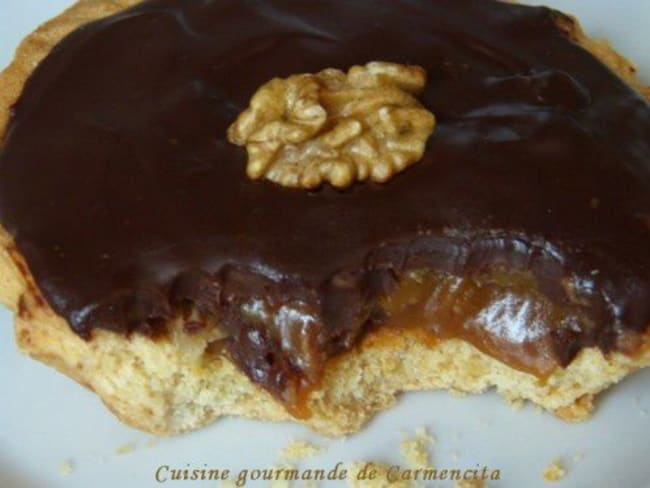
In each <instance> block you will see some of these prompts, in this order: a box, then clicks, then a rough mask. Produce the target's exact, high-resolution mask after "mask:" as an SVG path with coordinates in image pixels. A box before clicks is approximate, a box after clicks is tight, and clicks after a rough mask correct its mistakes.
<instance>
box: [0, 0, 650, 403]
mask: <svg viewBox="0 0 650 488" xmlns="http://www.w3.org/2000/svg"><path fill="white" fill-rule="evenodd" d="M559 21H561V22H559ZM570 23H571V22H570V20H569V19H568V18H566V17H564V16H563V15H562V14H560V13H558V12H556V11H553V10H550V9H547V8H532V7H525V6H515V5H509V4H501V3H497V2H493V1H487V0H435V1H434V0H428V1H416V0H357V1H354V2H349V1H346V0H318V1H310V2H298V1H293V0H258V1H253V0H250V1H242V0H213V1H206V0H203V1H192V2H188V1H181V0H152V1H146V2H144V3H142V4H140V5H138V6H136V7H135V8H133V9H131V10H128V11H125V12H123V13H120V14H119V15H115V16H112V17H109V18H106V19H102V20H100V21H97V22H95V23H92V24H90V25H87V26H84V27H82V28H80V29H78V30H77V31H76V32H74V33H72V34H71V35H70V36H68V37H67V38H66V39H65V40H63V41H62V42H61V43H60V44H59V45H58V46H57V47H56V48H55V49H54V50H53V52H52V53H51V54H50V55H49V56H48V57H47V58H46V59H45V60H44V61H43V62H42V63H41V65H40V66H39V67H38V68H37V69H36V70H35V72H34V74H33V75H32V76H31V78H30V80H29V81H28V83H27V85H26V87H25V89H24V93H23V95H22V97H21V98H20V100H19V102H18V103H17V104H16V106H15V107H14V112H13V117H12V120H11V124H10V126H9V129H8V132H7V133H6V135H5V138H4V145H3V148H2V152H1V154H0V222H1V223H2V225H3V226H4V227H5V228H6V229H8V231H9V232H10V233H11V234H12V235H13V237H14V238H15V243H16V246H17V248H18V250H19V251H20V253H21V254H22V255H23V256H24V257H25V259H26V261H27V263H28V265H29V267H30V269H31V271H32V273H33V275H34V277H35V279H36V282H37V284H38V287H39V288H40V290H41V292H42V293H43V295H44V296H45V298H46V299H47V301H48V302H49V303H50V304H51V306H52V307H53V308H54V310H55V311H56V312H58V313H60V314H61V315H62V316H64V317H65V318H67V319H68V320H69V322H70V324H71V326H72V328H73V329H74V330H75V331H76V332H77V333H79V334H80V335H82V336H83V337H86V338H90V335H91V331H92V329H93V328H94V327H103V328H107V329H111V330H115V331H120V332H126V333H131V332H133V331H139V332H144V333H155V332H156V331H159V330H160V329H161V328H162V325H161V324H163V323H164V321H165V320H166V319H168V318H170V317H171V316H173V315H174V314H175V313H176V312H177V311H178V310H179V309H181V308H183V304H185V303H190V304H194V305H196V306H197V308H198V310H199V311H200V312H201V314H202V315H203V316H215V317H217V318H218V319H219V320H220V321H221V322H222V323H223V324H224V325H225V327H226V328H227V330H228V331H229V332H230V339H228V340H227V345H228V347H229V350H230V353H231V355H232V357H233V358H234V359H235V360H236V361H237V363H238V364H239V365H240V366H241V367H242V368H243V369H244V371H246V372H247V373H248V375H249V376H250V377H251V378H252V379H253V380H255V381H257V382H259V383H261V384H262V385H264V386H266V387H267V388H269V389H270V390H271V391H274V392H276V393H277V394H279V395H281V396H284V397H285V398H291V397H292V395H293V393H295V389H296V384H297V383H296V382H298V383H300V382H301V381H302V382H307V383H310V384H313V383H314V382H316V381H317V379H318V375H319V373H320V371H322V367H323V364H324V361H325V359H326V358H327V357H330V356H331V355H332V354H335V353H336V352H339V351H342V350H345V349H349V348H350V347H352V345H353V344H354V343H355V341H356V340H357V338H358V337H359V336H360V335H361V334H363V332H364V331H365V330H366V329H367V326H368V325H369V324H372V323H381V322H382V321H383V320H384V317H383V315H382V308H381V306H379V305H378V303H379V301H380V299H381V297H383V296H384V295H386V294H387V293H390V291H391V290H392V289H394V287H395V284H396V283H397V282H398V281H399V280H400V276H402V274H403V273H404V272H405V270H408V269H418V268H430V269H433V270H436V271H442V272H446V273H450V274H455V275H459V276H471V275H474V274H481V273H485V272H488V271H489V270H490V269H494V268H499V269H502V270H506V271H507V272H524V273H528V274H530V275H531V276H533V277H534V278H535V281H536V283H537V286H538V288H539V290H541V292H542V293H543V294H544V295H545V296H546V297H547V298H548V299H550V300H552V301H553V303H555V304H557V305H558V306H565V305H567V304H569V303H571V304H572V306H576V304H578V306H579V308H580V313H581V314H582V315H583V316H584V317H585V318H586V319H585V320H584V321H583V323H582V325H581V324H580V323H575V322H573V323H571V324H569V325H567V324H563V325H562V324H561V325H556V326H553V325H552V324H547V325H546V327H547V330H546V331H545V334H546V338H547V339H548V340H550V341H551V342H552V344H553V351H554V354H556V356H557V361H558V362H559V363H561V364H567V363H568V362H569V361H570V360H571V359H572V358H573V356H574V355H575V353H576V352H577V351H578V350H579V349H580V348H581V347H585V346H589V345H598V346H599V347H601V348H602V349H603V350H605V351H608V350H611V349H612V348H615V347H616V344H617V341H618V340H619V338H620V337H621V335H624V334H626V333H628V332H631V331H632V332H634V331H636V332H639V331H643V330H645V328H646V327H647V326H648V324H650V253H649V252H648V250H649V249H650V230H649V226H648V221H649V219H650V108H649V106H648V104H647V103H646V101H644V100H643V99H642V98H641V97H640V96H639V95H637V94H636V93H635V92H634V91H633V90H632V89H631V88H630V87H628V86H627V85H626V84H625V83H624V82H622V81H621V80H620V79H618V78H617V77H616V76H615V75H614V74H613V73H611V72H610V71H609V70H608V69H607V68H606V67H605V66H604V65H603V64H601V63H600V62H599V61H598V60H597V59H595V58H594V57H593V56H592V55H591V54H589V53H587V52H586V51H585V50H584V49H583V48H581V47H580V46H578V45H576V44H575V43H574V42H573V41H572V40H571V39H570V35H569V33H568V32H567V31H566V25H569V24H570ZM560 25H564V26H565V27H564V28H563V27H561V26H560ZM375 60H381V61H392V62H398V63H404V64H419V65H421V66H423V67H424V68H426V70H427V72H428V75H429V81H428V85H427V88H426V91H425V93H424V94H423V96H422V101H423V103H424V105H425V106H426V107H427V108H428V109H429V110H431V111H432V112H433V113H434V114H435V115H436V117H437V120H438V126H437V129H436V132H435V134H434V135H433V137H432V138H431V140H430V141H429V144H428V148H427V151H426V154H425V156H424V159H423V160H422V161H421V162H419V163H418V164H416V165H415V166H414V167H412V168H411V169H409V170H407V171H406V172H404V173H403V174H401V175H399V176H397V177H396V178H394V179H393V180H391V181H390V182H388V183H386V184H383V185H375V184H370V183H364V184H357V185H355V186H353V187H351V188H349V189H347V190H345V191H337V190H334V189H332V188H331V187H324V188H321V189H320V190H318V191H311V192H307V191H302V190H291V189H286V188H282V187H279V186H276V185H273V184H271V183H267V182H259V181H256V182H254V181H250V180H249V179H248V178H247V177H246V175H245V162H246V153H245V150H243V149H242V148H238V147H235V146H233V145H231V144H229V143H228V142H227V141H226V129H227V127H228V126H229V125H230V124H231V123H232V122H233V121H234V120H235V118H236V117H237V115H238V114H239V113H240V112H241V111H242V110H243V109H244V108H245V107H246V106H247V104H248V101H249V99H250V97H251V95H252V94H253V93H254V92H255V90H256V89H257V88H258V87H259V86H260V85H262V84H263V83H265V82H266V81H268V80H270V79H271V78H273V77H276V76H280V77H284V76H288V75H291V74H296V73H304V72H312V73H313V72H318V71H320V70H322V69H325V68H340V69H347V68H349V67H350V66H351V65H354V64H364V63H366V62H369V61H375ZM567 283H569V285H570V287H571V289H572V293H567V292H566V289H567ZM191 328H192V329H197V326H196V324H195V323H192V327H191Z"/></svg>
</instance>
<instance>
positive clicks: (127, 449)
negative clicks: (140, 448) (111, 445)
mask: <svg viewBox="0 0 650 488" xmlns="http://www.w3.org/2000/svg"><path fill="white" fill-rule="evenodd" d="M135 447H136V444H135V442H129V443H128V444H124V445H121V446H120V447H118V448H117V449H115V454H118V455H120V456H121V455H124V454H129V453H131V452H133V451H135Z"/></svg>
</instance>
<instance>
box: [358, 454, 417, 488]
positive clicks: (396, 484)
mask: <svg viewBox="0 0 650 488" xmlns="http://www.w3.org/2000/svg"><path fill="white" fill-rule="evenodd" d="M389 469H390V466H389V465H388V464H383V463H375V462H366V461H357V462H354V463H351V464H350V465H348V486H349V487H350V488H384V487H388V488H412V487H413V486H414V484H413V483H412V482H410V481H389V479H388V470H389ZM370 473H375V478H374V479H367V478H366V479H359V478H364V477H365V476H367V475H368V474H370Z"/></svg>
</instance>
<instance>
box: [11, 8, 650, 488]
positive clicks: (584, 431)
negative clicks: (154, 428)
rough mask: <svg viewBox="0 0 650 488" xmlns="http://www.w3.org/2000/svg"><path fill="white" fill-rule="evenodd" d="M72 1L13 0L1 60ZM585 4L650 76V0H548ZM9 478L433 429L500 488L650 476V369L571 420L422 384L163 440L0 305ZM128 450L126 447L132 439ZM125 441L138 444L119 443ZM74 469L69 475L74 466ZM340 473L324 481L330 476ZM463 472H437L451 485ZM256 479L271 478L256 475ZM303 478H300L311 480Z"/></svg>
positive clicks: (362, 441) (457, 461) (48, 480)
mask: <svg viewBox="0 0 650 488" xmlns="http://www.w3.org/2000/svg"><path fill="white" fill-rule="evenodd" d="M72 3H73V2H72V1H70V0H48V1H47V2H43V1H42V0H2V9H1V10H2V14H1V15H0V66H5V65H6V64H7V63H8V62H9V61H10V58H11V56H12V55H13V50H14V48H15V47H16V46H17V44H18V43H19V42H20V40H21V39H22V38H23V37H24V36H25V35H27V34H28V33H29V32H30V31H32V30H33V29H34V28H36V27H37V25H38V24H39V23H41V22H43V21H45V20H47V19H48V18H50V17H52V16H53V15H55V14H57V13H58V12H60V11H62V10H63V9H64V8H65V7H66V6H68V5H70V4H72ZM545 3H546V4H548V5H551V6H554V7H557V8H559V9H562V10H565V11H567V12H572V13H574V14H576V15H578V17H579V18H580V19H581V21H582V23H583V25H584V26H585V28H586V30H587V31H588V32H589V34H591V35H593V36H597V37H607V38H608V39H610V41H611V42H612V43H613V45H614V46H615V47H616V48H617V49H618V50H619V51H621V52H622V53H624V54H625V55H627V56H628V57H630V58H631V59H634V60H635V61H636V62H637V64H638V65H639V68H640V71H641V76H642V78H643V79H645V80H646V81H648V82H650V49H647V45H648V35H647V30H646V29H647V27H648V26H649V25H650V2H647V1H640V0H619V1H618V2H615V3H612V2H611V1H609V0H589V1H588V2H587V1H584V0H548V1H546V2H545ZM0 351H1V352H0V391H3V392H4V393H3V394H2V399H1V400H0V487H2V488H23V487H25V488H27V487H28V488H32V487H34V488H36V487H48V488H56V487H84V488H85V487H89V486H93V487H97V488H102V487H114V486H119V487H123V488H130V487H138V488H140V487H148V486H160V484H159V483H157V482H156V481H155V478H154V474H155V472H156V470H157V468H158V467H159V466H161V465H169V466H170V467H178V468H186V467H188V466H189V467H190V468H203V467H205V466H208V467H210V468H222V469H230V470H231V473H233V474H234V473H237V472H238V471H239V470H241V469H255V468H267V467H271V466H275V465H278V463H279V460H278V451H279V450H280V449H281V448H282V447H284V446H286V445H287V444H288V442H289V441H290V440H291V439H308V440H311V441H312V442H314V443H316V444H320V445H323V446H326V447H327V448H328V449H327V451H326V453H325V454H323V455H321V456H318V457H315V458H312V459H310V460H308V461H305V462H303V463H301V464H300V467H301V468H327V469H329V468H330V467H333V466H334V465H336V463H338V462H341V461H342V462H347V461H361V460H373V461H383V462H388V463H400V462H401V458H400V454H399V443H400V441H401V440H403V439H405V438H408V437H409V436H412V435H413V431H414V429H416V428H418V427H422V426H428V427H429V428H430V430H431V432H432V433H433V434H434V435H435V437H436V438H437V441H436V442H435V443H434V444H433V445H432V446H431V449H430V451H431V455H432V460H433V463H434V465H435V466H436V467H438V468H459V467H460V468H473V467H476V466H478V467H479V468H482V467H483V466H487V467H489V468H490V469H499V470H500V474H501V480H500V481H499V482H496V483H492V484H490V485H489V486H497V487H506V488H507V487H515V488H521V487H531V488H533V487H538V486H539V487H542V486H549V485H548V483H547V482H545V481H544V480H543V478H542V472H543V470H544V468H545V467H546V466H547V465H549V464H550V463H551V462H552V461H553V460H555V459H557V458H560V459H561V460H562V461H563V464H564V465H565V467H566V470H567V475H566V477H565V478H564V479H563V480H562V481H560V482H559V483H556V484H554V486H560V487H583V486H584V487H587V486H589V487H597V488H601V487H602V488H609V487H611V488H619V487H620V488H637V487H638V488H642V487H650V481H648V480H650V463H649V462H648V461H647V455H646V453H647V451H648V448H650V415H649V413H650V393H649V390H650V370H649V371H644V372H641V373H637V374H636V375H634V376H633V377H631V378H629V379H628V380H627V381H625V382H623V383H622V384H620V385H617V386H616V387H615V388H612V389H611V390H610V391H608V392H607V393H606V394H605V395H603V396H601V397H600V401H599V404H598V410H597V412H596V414H595V416H594V418H593V419H592V420H590V421H588V422H584V423H581V424H575V425H573V424H565V423H562V422H560V421H558V420H556V419H555V418H553V417H551V416H550V415H547V414H541V413H539V412H537V411H536V410H535V409H533V408H531V407H525V408H523V409H522V410H520V411H514V410H512V409H510V408H509V407H508V406H506V404H505V403H504V402H503V401H502V400H501V399H500V398H499V397H498V396H497V395H496V394H494V393H493V392H490V393H487V394H485V395H481V396H477V397H467V398H455V397H453V396H451V395H449V394H448V393H446V392H428V393H418V394H408V395H404V396H402V397H401V399H400V401H399V402H398V405H397V406H396V407H395V408H394V409H393V410H391V411H389V412H386V413H383V414H381V415H379V416H378V417H377V418H376V419H375V420H374V421H373V422H372V423H371V424H370V425H369V426H368V428H367V429H365V430H364V431H363V432H361V433H360V434H358V435H355V436H352V437H349V438H347V439H342V440H328V439H323V438H319V437H318V436H315V435H313V434H311V433H310V432H308V431H307V430H306V429H304V428H302V427H300V426H297V425H292V424H269V423H258V422H250V421H243V420H238V419H226V420H222V421H220V422H217V423H216V424H215V425H213V426H211V427H209V428H207V429H204V430H202V431H200V432H197V433H193V434H189V435H185V436H181V437H177V438H172V439H163V440H157V441H154V442H152V438H151V436H148V435H146V434H143V433H140V432H138V431H135V430H132V429H130V428H128V427H126V426H124V425H122V424H120V423H119V422H118V421H117V420H115V418H114V417H113V416H112V415H111V414H110V413H109V412H108V411H107V410H106V409H105V408H104V406H103V405H102V404H101V402H100V401H99V400H98V398H97V397H95V396H94V395H93V394H92V393H90V392H89V391H87V390H85V389H84V388H82V387H80V386H79V385H77V384H76V383H74V382H73V381H71V380H69V379H67V378H65V377H63V376H62V375H60V374H59V373H57V372H56V371H54V370H52V369H49V368H47V367H45V366H43V365H41V364H40V363H37V362H35V361H32V360H30V359H28V358H26V357H24V356H22V355H20V354H19V353H18V352H17V350H16V347H15V345H14V340H13V333H12V325H11V316H10V314H9V312H7V311H6V310H4V309H0ZM120 448H121V449H120ZM117 451H128V452H126V453H122V454H118V453H117ZM64 462H69V463H71V465H72V468H73V469H72V473H70V474H68V475H64V474H63V473H62V472H61V466H62V463H64ZM332 484H333V483H329V484H326V483H321V486H326V485H328V486H329V485H332ZM451 484H452V483H451V482H449V481H446V482H435V483H429V484H427V486H432V487H449V486H451ZM165 485H171V486H174V487H181V486H192V487H209V486H211V487H216V486H218V483H217V482H216V481H195V482H187V483H185V482H168V483H165ZM246 486H265V484H262V483H255V482H249V483H248V484H247V485H246ZM297 486H299V485H297Z"/></svg>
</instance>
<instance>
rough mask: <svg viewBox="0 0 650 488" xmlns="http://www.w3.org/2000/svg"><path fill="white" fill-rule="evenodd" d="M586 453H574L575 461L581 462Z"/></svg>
mask: <svg viewBox="0 0 650 488" xmlns="http://www.w3.org/2000/svg"><path fill="white" fill-rule="evenodd" d="M584 457H585V455H584V454H583V453H581V452H577V453H576V454H574V455H573V462H575V463H579V462H580V461H582V460H583V459H584Z"/></svg>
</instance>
